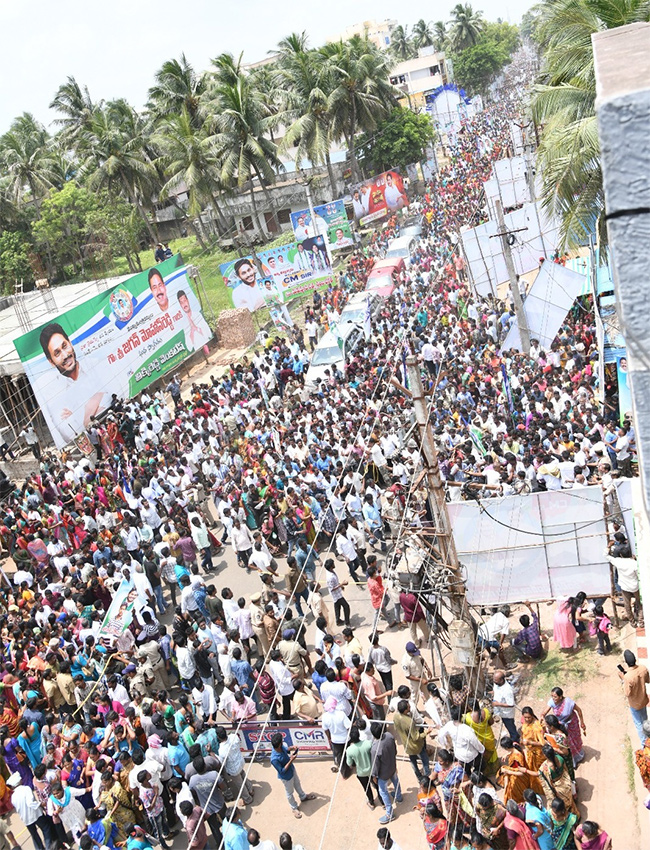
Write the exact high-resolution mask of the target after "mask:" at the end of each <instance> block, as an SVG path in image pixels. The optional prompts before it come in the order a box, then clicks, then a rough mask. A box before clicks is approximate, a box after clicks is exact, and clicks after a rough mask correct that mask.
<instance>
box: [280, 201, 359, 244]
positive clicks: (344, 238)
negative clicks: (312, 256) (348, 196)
mask: <svg viewBox="0 0 650 850" xmlns="http://www.w3.org/2000/svg"><path fill="white" fill-rule="evenodd" d="M314 218H315V219H316V221H315V223H314V222H312V220H311V213H310V211H309V210H299V211H298V212H294V213H291V226H292V227H293V232H294V234H295V236H296V240H297V241H298V242H304V241H305V239H309V238H311V237H314V236H317V235H318V236H323V237H325V238H326V240H327V244H328V246H329V249H330V251H340V250H341V249H342V248H351V247H352V246H353V245H354V239H353V237H352V230H351V228H350V222H349V221H348V214H347V213H346V211H345V204H344V203H343V201H332V202H331V203H329V204H320V205H319V206H317V207H314Z"/></svg>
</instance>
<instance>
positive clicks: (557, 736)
mask: <svg viewBox="0 0 650 850" xmlns="http://www.w3.org/2000/svg"><path fill="white" fill-rule="evenodd" d="M544 742H545V743H547V744H550V745H551V746H552V747H553V749H554V750H555V752H556V753H557V754H558V755H560V756H562V758H563V759H564V763H565V764H566V768H567V770H568V771H569V776H570V777H571V781H572V782H575V778H576V774H575V768H574V767H573V759H572V758H571V750H570V749H569V739H568V737H567V733H566V727H565V726H563V725H562V724H561V723H560V721H559V720H558V719H557V717H556V716H555V715H554V714H547V715H546V717H545V718H544Z"/></svg>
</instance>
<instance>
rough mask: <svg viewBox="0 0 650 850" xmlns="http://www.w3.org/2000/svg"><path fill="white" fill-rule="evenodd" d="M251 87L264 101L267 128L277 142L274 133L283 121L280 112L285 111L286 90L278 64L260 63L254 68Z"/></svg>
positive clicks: (272, 139)
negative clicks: (283, 86)
mask: <svg viewBox="0 0 650 850" xmlns="http://www.w3.org/2000/svg"><path fill="white" fill-rule="evenodd" d="M248 79H249V80H250V85H251V88H252V89H253V90H254V91H255V92H256V93H257V95H258V96H259V98H260V100H261V101H262V104H263V107H264V112H265V116H266V118H267V119H268V121H267V124H266V126H267V129H268V132H269V137H270V139H271V141H272V142H275V138H274V133H275V132H276V131H277V129H278V127H279V126H280V123H281V117H280V113H281V112H282V111H283V101H284V99H285V96H286V91H285V90H284V89H283V88H282V81H281V75H280V71H279V68H278V67H277V65H276V64H273V65H260V67H259V68H253V69H252V70H251V71H250V73H249V75H248Z"/></svg>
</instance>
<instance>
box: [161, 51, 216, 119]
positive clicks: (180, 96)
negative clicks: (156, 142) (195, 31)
mask: <svg viewBox="0 0 650 850" xmlns="http://www.w3.org/2000/svg"><path fill="white" fill-rule="evenodd" d="M155 79H156V83H155V85H154V86H152V87H151V88H150V89H149V111H150V112H151V113H152V115H153V116H154V118H155V119H156V120H158V119H161V118H166V117H168V116H169V115H171V114H173V115H180V113H181V112H182V111H183V109H185V110H186V112H187V114H188V116H189V118H190V120H191V121H192V123H193V124H195V125H196V126H197V127H198V126H200V125H201V121H200V118H199V105H200V101H201V95H202V94H203V92H204V91H205V77H204V75H203V74H197V73H196V72H195V70H194V68H193V67H192V66H191V65H190V63H189V62H188V61H187V59H186V58H185V54H184V53H182V54H181V58H180V61H179V60H177V59H168V60H167V62H164V63H163V65H162V67H161V68H160V69H159V70H158V71H156V75H155Z"/></svg>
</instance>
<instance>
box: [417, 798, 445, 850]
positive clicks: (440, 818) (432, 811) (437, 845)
mask: <svg viewBox="0 0 650 850" xmlns="http://www.w3.org/2000/svg"><path fill="white" fill-rule="evenodd" d="M422 823H423V825H424V832H425V834H426V837H427V844H428V845H429V847H430V848H431V850H443V848H444V847H445V845H446V839H447V821H446V820H445V816H444V815H443V813H442V812H441V811H440V809H439V808H438V806H436V804H435V803H429V805H428V806H427V807H426V809H425V810H424V817H423V818H422Z"/></svg>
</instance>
